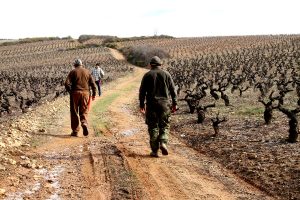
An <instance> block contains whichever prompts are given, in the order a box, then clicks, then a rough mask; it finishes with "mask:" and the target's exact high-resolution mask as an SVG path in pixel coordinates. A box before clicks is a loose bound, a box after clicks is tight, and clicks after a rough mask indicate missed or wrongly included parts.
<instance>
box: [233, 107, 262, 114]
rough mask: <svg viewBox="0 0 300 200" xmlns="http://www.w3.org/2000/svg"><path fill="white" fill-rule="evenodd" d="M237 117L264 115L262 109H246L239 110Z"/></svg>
mask: <svg viewBox="0 0 300 200" xmlns="http://www.w3.org/2000/svg"><path fill="white" fill-rule="evenodd" d="M237 113H238V115H244V116H249V115H250V116H258V115H263V113H264V108H261V107H259V108H258V107H247V108H244V109H242V110H239V111H238V112H237Z"/></svg>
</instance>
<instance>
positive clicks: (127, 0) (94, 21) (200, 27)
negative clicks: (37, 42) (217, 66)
mask: <svg viewBox="0 0 300 200" xmlns="http://www.w3.org/2000/svg"><path fill="white" fill-rule="evenodd" d="M0 7H1V11H0V24H1V28H0V39H17V38H25V37H54V36H58V37H66V36H72V37H73V38H78V36H80V35H83V34H92V35H113V36H118V37H131V36H151V35H154V34H157V35H161V34H163V35H171V36H174V37H198V36H224V35H257V34H260V35H261V34H300V26H299V23H300V11H299V9H300V0H1V1H0Z"/></svg>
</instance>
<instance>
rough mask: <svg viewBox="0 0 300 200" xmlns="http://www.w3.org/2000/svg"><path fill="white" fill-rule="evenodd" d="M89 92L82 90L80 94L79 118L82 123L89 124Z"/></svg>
mask: <svg viewBox="0 0 300 200" xmlns="http://www.w3.org/2000/svg"><path fill="white" fill-rule="evenodd" d="M89 98H90V97H89V93H86V92H81V94H80V103H79V119H80V122H81V125H83V124H86V125H87V124H88V122H87V116H88V102H89Z"/></svg>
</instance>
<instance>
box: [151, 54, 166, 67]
mask: <svg viewBox="0 0 300 200" xmlns="http://www.w3.org/2000/svg"><path fill="white" fill-rule="evenodd" d="M162 64H163V63H162V61H161V59H160V58H159V57H158V56H154V57H153V58H151V60H150V65H154V66H160V65H162Z"/></svg>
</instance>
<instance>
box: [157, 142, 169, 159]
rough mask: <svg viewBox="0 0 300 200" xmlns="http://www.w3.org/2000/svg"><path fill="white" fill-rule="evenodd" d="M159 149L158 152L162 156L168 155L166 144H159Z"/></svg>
mask: <svg viewBox="0 0 300 200" xmlns="http://www.w3.org/2000/svg"><path fill="white" fill-rule="evenodd" d="M159 148H160V150H161V153H162V155H165V156H166V155H168V154H169V152H168V148H167V144H166V143H164V142H161V143H160V147H159Z"/></svg>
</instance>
